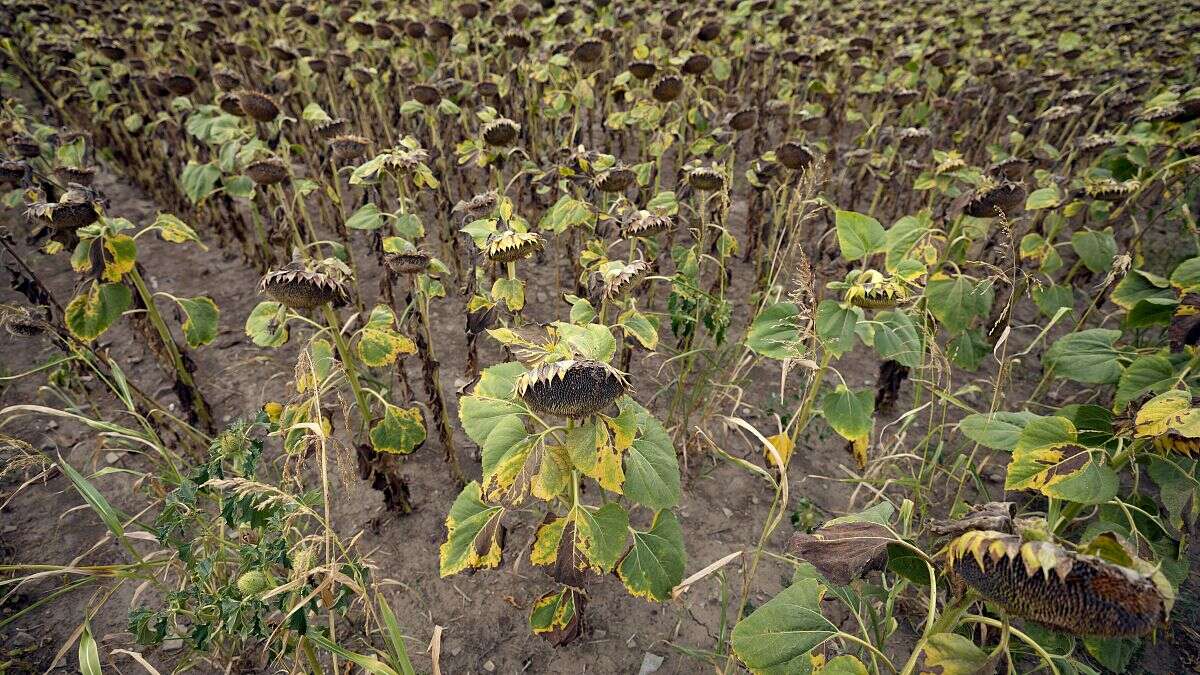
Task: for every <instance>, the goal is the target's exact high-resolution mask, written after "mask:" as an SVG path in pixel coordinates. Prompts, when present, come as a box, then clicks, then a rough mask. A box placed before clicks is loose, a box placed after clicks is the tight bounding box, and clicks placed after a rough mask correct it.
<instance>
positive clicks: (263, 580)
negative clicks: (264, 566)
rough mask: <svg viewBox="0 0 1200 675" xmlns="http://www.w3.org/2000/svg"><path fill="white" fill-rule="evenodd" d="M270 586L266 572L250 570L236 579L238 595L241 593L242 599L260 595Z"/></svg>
mask: <svg viewBox="0 0 1200 675" xmlns="http://www.w3.org/2000/svg"><path fill="white" fill-rule="evenodd" d="M270 585H271V580H270V579H268V578H267V574H266V572H263V571H261V570H250V571H249V572H246V573H245V574H243V575H242V576H240V577H238V579H237V588H238V593H241V594H242V597H243V598H253V597H256V596H258V595H261V594H262V592H263V591H265V590H267V588H268V587H269V586H270Z"/></svg>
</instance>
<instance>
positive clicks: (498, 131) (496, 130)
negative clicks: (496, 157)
mask: <svg viewBox="0 0 1200 675" xmlns="http://www.w3.org/2000/svg"><path fill="white" fill-rule="evenodd" d="M520 131H521V125H519V124H517V123H516V122H514V121H512V120H510V119H508V118H507V117H500V118H497V119H494V120H492V121H491V122H488V123H487V124H485V125H483V140H484V142H485V143H487V144H488V145H491V146H493V147H503V146H506V145H509V144H511V143H512V142H513V141H515V140H516V139H517V134H518V133H519V132H520Z"/></svg>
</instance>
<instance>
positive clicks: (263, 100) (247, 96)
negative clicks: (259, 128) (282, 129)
mask: <svg viewBox="0 0 1200 675" xmlns="http://www.w3.org/2000/svg"><path fill="white" fill-rule="evenodd" d="M236 96H237V99H238V105H239V106H240V107H241V108H242V112H244V113H246V116H247V117H249V118H250V119H252V120H255V121H257V122H270V121H272V120H274V119H275V118H276V117H278V116H279V104H278V103H276V102H275V99H273V98H271V97H270V96H268V95H266V94H264V93H262V92H260V91H251V90H249V89H242V90H241V91H238V92H237V93H236Z"/></svg>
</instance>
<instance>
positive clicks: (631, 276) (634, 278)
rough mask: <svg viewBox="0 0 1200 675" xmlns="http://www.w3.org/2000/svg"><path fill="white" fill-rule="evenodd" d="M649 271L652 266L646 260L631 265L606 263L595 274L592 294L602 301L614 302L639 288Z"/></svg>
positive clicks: (616, 261)
mask: <svg viewBox="0 0 1200 675" xmlns="http://www.w3.org/2000/svg"><path fill="white" fill-rule="evenodd" d="M648 271H650V264H649V263H647V262H646V261H645V260H634V261H633V262H629V263H626V262H622V261H619V260H614V261H611V262H608V263H605V264H604V265H602V266H601V267H600V269H599V270H598V271H597V272H596V273H595V277H594V282H593V285H592V294H593V295H595V296H597V299H600V300H613V299H616V298H618V297H621V296H622V295H624V294H626V293H628V292H629V291H630V290H631V289H633V288H634V287H635V286H637V284H638V282H639V281H641V280H642V278H643V277H644V276H645V275H646V272H648Z"/></svg>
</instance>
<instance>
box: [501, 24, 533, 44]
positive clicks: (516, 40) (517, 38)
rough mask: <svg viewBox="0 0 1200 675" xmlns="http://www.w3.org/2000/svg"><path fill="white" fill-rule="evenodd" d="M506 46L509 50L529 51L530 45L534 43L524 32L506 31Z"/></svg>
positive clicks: (517, 30)
mask: <svg viewBox="0 0 1200 675" xmlns="http://www.w3.org/2000/svg"><path fill="white" fill-rule="evenodd" d="M503 39H504V46H505V47H508V48H509V49H529V45H531V44H533V42H532V41H531V40H530V39H529V36H528V35H527V34H525V32H524V31H522V30H519V29H512V30H507V31H504V38H503Z"/></svg>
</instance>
